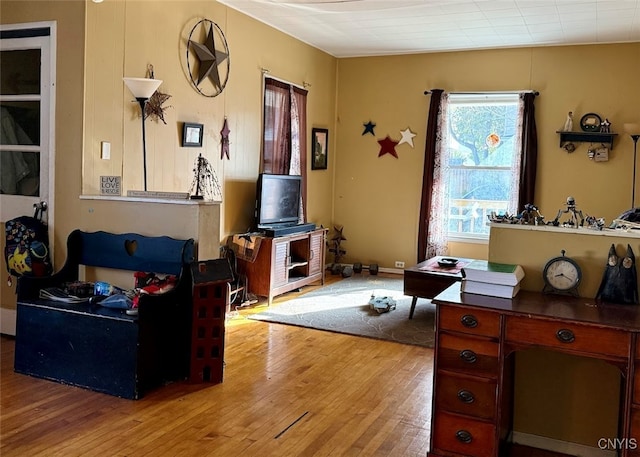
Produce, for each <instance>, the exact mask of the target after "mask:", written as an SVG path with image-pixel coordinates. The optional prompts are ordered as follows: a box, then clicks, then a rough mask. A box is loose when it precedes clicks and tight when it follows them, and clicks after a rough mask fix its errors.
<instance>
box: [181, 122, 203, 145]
mask: <svg viewBox="0 0 640 457" xmlns="http://www.w3.org/2000/svg"><path fill="white" fill-rule="evenodd" d="M203 133H204V126H203V125H202V124H192V123H189V122H185V123H184V126H183V127H182V147H183V148H185V147H187V148H201V147H202V135H203Z"/></svg>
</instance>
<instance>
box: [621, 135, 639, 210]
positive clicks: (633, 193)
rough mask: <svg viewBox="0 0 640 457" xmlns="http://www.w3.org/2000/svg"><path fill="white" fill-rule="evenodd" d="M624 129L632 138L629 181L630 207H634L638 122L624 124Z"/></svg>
mask: <svg viewBox="0 0 640 457" xmlns="http://www.w3.org/2000/svg"><path fill="white" fill-rule="evenodd" d="M624 131H625V133H628V134H629V136H631V139H632V140H633V179H632V181H631V208H632V209H633V208H635V207H636V165H637V163H638V162H637V161H636V154H637V152H638V139H639V138H640V124H637V123H634V124H624Z"/></svg>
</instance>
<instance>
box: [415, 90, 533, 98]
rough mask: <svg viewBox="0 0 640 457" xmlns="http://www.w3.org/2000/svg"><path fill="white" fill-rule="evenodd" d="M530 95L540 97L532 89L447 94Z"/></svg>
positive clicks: (426, 91)
mask: <svg viewBox="0 0 640 457" xmlns="http://www.w3.org/2000/svg"><path fill="white" fill-rule="evenodd" d="M431 92H432V91H431V90H425V91H424V95H429V94H431ZM514 92H515V93H518V94H520V93H524V94H526V93H531V94H533V95H536V96H537V95H540V92H538V91H537V90H533V89H528V90H514V91H506V90H497V91H485V92H449V93H450V94H461V95H493V94H512V93H514Z"/></svg>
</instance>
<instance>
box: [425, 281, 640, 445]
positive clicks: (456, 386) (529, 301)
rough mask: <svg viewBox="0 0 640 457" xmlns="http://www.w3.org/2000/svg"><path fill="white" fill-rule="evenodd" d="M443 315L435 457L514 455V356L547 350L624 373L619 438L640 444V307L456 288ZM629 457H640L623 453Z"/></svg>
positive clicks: (440, 300) (443, 297) (443, 301)
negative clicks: (510, 438) (489, 294)
mask: <svg viewBox="0 0 640 457" xmlns="http://www.w3.org/2000/svg"><path fill="white" fill-rule="evenodd" d="M433 303H435V304H436V305H437V311H436V347H435V367H434V390H433V392H434V394H433V413H432V424H431V441H430V451H429V453H428V456H430V457H444V456H447V457H451V456H477V457H497V456H498V455H506V454H507V453H508V452H509V446H510V445H509V443H508V436H509V434H510V432H511V428H512V423H513V420H512V419H513V418H512V415H513V391H514V389H513V387H514V386H513V384H514V362H513V360H514V357H513V353H514V352H515V351H517V350H521V349H530V348H542V349H546V350H551V351H558V352H563V353H567V354H574V355H579V356H584V357H591V358H595V359H599V360H604V361H606V362H608V363H610V364H612V365H614V366H616V367H617V368H618V369H619V370H620V372H621V373H622V394H621V395H622V398H621V399H620V409H619V415H620V419H619V430H620V432H619V433H620V436H619V438H622V439H625V438H627V439H632V438H635V439H637V438H638V437H640V373H639V374H638V375H636V374H635V365H636V364H638V366H640V345H638V344H637V339H638V337H637V334H638V333H640V307H638V306H624V305H615V304H596V303H595V301H594V300H593V299H588V298H574V297H565V296H558V295H543V294H540V293H537V292H527V291H521V292H520V293H519V294H518V295H517V296H516V297H515V298H514V299H513V300H510V299H503V298H494V297H486V296H482V295H473V294H461V293H460V286H459V285H458V284H456V285H452V286H451V287H449V288H447V289H446V290H445V291H444V292H442V293H441V294H439V295H438V296H437V297H435V298H434V299H433ZM619 455H620V456H622V457H631V456H640V449H623V450H622V451H621V452H620V454H619Z"/></svg>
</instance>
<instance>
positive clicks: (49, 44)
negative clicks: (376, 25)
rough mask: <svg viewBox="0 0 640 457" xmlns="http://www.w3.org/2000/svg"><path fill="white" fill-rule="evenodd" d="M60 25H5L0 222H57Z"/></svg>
mask: <svg viewBox="0 0 640 457" xmlns="http://www.w3.org/2000/svg"><path fill="white" fill-rule="evenodd" d="M54 34H55V23H37V24H13V25H3V26H0V68H2V71H1V72H0V220H1V221H7V220H9V219H12V218H14V217H17V216H23V215H32V214H33V213H34V205H35V204H38V203H41V202H45V203H46V204H47V205H48V211H45V213H44V217H45V218H46V219H45V220H47V219H48V222H49V225H50V230H51V229H52V227H51V225H52V222H53V220H52V219H53V218H52V213H51V211H52V208H51V205H50V204H49V199H50V198H51V196H52V191H53V167H50V166H49V164H53V151H54V143H53V141H54V125H55V123H54V111H53V107H54V103H53V100H54V83H55V61H54V55H55V52H54V46H55V35H54Z"/></svg>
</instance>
